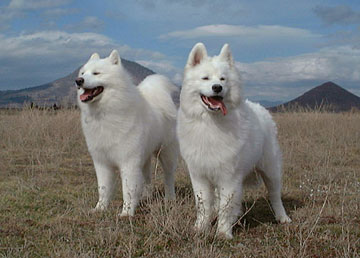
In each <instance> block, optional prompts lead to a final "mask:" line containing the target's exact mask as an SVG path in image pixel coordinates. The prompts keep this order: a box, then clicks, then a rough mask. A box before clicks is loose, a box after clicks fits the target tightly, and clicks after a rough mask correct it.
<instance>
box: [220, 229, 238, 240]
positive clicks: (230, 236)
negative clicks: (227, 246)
mask: <svg viewBox="0 0 360 258" xmlns="http://www.w3.org/2000/svg"><path fill="white" fill-rule="evenodd" d="M216 235H217V236H218V237H219V238H223V239H226V240H231V239H233V238H234V236H233V234H232V233H231V231H226V232H220V231H218V232H217V233H216Z"/></svg>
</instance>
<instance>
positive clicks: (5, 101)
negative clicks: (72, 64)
mask: <svg viewBox="0 0 360 258" xmlns="http://www.w3.org/2000/svg"><path fill="white" fill-rule="evenodd" d="M122 64H123V65H124V67H125V68H126V69H127V70H128V71H129V73H130V75H131V77H132V79H133V81H134V83H135V84H136V85H137V84H139V83H140V82H141V81H142V80H143V79H144V78H145V77H146V76H148V75H150V74H154V72H153V71H151V70H150V69H148V68H146V67H144V66H142V65H140V64H138V63H135V62H132V61H128V60H125V59H122ZM79 69H80V68H78V69H76V70H75V71H74V72H72V73H71V74H69V75H67V76H65V77H63V78H61V79H58V80H55V81H53V82H50V83H46V84H43V85H40V86H35V87H30V88H25V89H21V90H8V91H0V107H22V106H23V104H24V103H31V102H32V103H34V104H36V105H38V106H52V105H54V104H56V105H58V106H59V105H64V104H66V105H69V104H70V105H74V104H76V87H75V85H74V82H75V78H76V77H77V75H78V72H79Z"/></svg>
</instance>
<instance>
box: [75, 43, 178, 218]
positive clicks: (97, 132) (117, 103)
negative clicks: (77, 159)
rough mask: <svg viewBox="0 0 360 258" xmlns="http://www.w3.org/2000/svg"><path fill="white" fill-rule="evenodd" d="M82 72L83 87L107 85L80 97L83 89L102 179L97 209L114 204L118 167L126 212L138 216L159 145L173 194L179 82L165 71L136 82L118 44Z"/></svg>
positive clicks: (85, 123)
mask: <svg viewBox="0 0 360 258" xmlns="http://www.w3.org/2000/svg"><path fill="white" fill-rule="evenodd" d="M94 72H95V75H94ZM96 73H99V74H96ZM79 77H82V78H84V87H87V88H93V87H96V86H103V87H104V91H103V92H102V94H100V95H99V96H97V97H95V98H94V99H93V100H91V101H90V102H86V103H83V102H81V101H80V100H79V95H80V94H81V93H82V92H83V91H84V90H83V89H82V88H80V89H79V90H78V104H79V106H80V108H81V122H82V128H83V131H84V135H85V139H86V143H87V146H88V149H89V152H90V154H91V157H92V159H93V162H94V166H95V170H96V176H97V181H98V190H99V201H98V203H97V204H96V207H95V210H103V209H105V208H106V207H107V206H108V205H109V202H110V200H111V196H112V193H113V190H114V186H115V185H114V182H115V177H114V176H115V172H116V171H120V174H121V181H122V192H123V200H124V203H123V209H122V213H121V215H122V216H127V215H130V216H133V215H134V212H135V208H136V206H137V205H138V203H139V200H140V199H141V197H142V194H145V195H146V194H149V191H148V188H149V187H148V185H149V184H150V178H151V168H150V167H151V156H152V154H153V153H156V152H158V151H159V150H160V149H161V152H160V154H159V157H160V161H161V164H162V166H163V169H164V180H165V195H166V198H168V199H174V198H175V190H174V171H175V168H176V163H177V156H178V144H177V140H176V132H175V124H176V113H177V110H176V106H175V104H174V102H173V101H172V98H171V94H172V93H173V92H174V91H177V87H176V86H174V85H173V84H172V83H171V82H170V81H169V80H168V79H167V78H166V77H164V76H161V75H150V76H148V77H147V78H145V79H144V81H143V82H142V83H140V85H139V86H138V87H136V86H135V85H134V84H133V83H132V81H131V79H130V77H129V75H128V73H127V71H126V70H125V68H123V66H122V64H121V59H120V57H119V55H118V53H117V51H115V50H114V51H113V52H112V53H111V54H110V56H109V57H108V58H104V59H100V57H99V55H98V54H96V53H95V54H93V55H92V56H91V58H90V60H89V61H88V62H87V63H86V64H85V65H84V66H83V67H82V68H81V70H80V72H79Z"/></svg>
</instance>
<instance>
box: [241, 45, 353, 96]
mask: <svg viewBox="0 0 360 258" xmlns="http://www.w3.org/2000/svg"><path fill="white" fill-rule="evenodd" d="M237 67H238V69H239V70H240V71H241V74H242V78H243V80H244V82H245V85H247V86H248V87H247V89H248V91H247V94H248V95H249V96H264V97H267V98H271V99H285V97H286V96H293V97H295V96H296V95H297V94H298V93H299V92H301V91H303V90H304V88H299V86H300V85H301V86H303V87H305V86H306V85H308V86H309V87H313V86H316V84H312V83H323V82H326V81H335V82H338V83H340V84H346V85H357V84H358V83H359V81H360V50H359V49H355V48H352V47H350V46H339V47H327V48H323V49H320V50H319V51H318V52H314V53H308V54H303V55H298V56H292V57H286V58H278V59H272V60H267V61H261V62H254V63H237ZM309 82H310V83H311V84H310V85H309Z"/></svg>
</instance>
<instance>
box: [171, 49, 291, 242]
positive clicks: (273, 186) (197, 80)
mask: <svg viewBox="0 0 360 258" xmlns="http://www.w3.org/2000/svg"><path fill="white" fill-rule="evenodd" d="M205 77H206V78H207V79H203V78H205ZM220 78H222V80H220ZM214 84H220V85H221V86H222V87H223V91H222V92H221V93H220V95H221V96H223V98H224V99H223V100H224V103H225V105H226V107H227V111H228V113H227V115H225V116H224V115H223V114H222V113H221V112H220V111H212V110H209V109H207V107H206V106H205V105H204V104H203V103H202V101H201V98H200V94H203V95H206V96H210V95H211V94H212V85H214ZM177 134H178V138H179V144H180V151H181V154H182V157H183V158H184V160H185V162H186V164H187V167H188V170H189V172H190V177H191V182H192V185H193V189H194V194H195V201H196V206H197V220H196V223H195V228H196V229H197V230H200V231H203V230H206V229H207V228H208V227H209V226H210V222H211V219H212V213H213V212H214V211H217V212H218V228H217V231H218V233H220V234H223V235H225V237H226V238H232V237H233V236H232V226H233V224H234V223H235V222H236V220H237V218H238V217H239V216H240V215H241V214H242V208H241V201H242V188H243V182H244V180H245V178H246V177H247V176H248V175H250V173H251V172H252V171H253V168H254V167H257V168H259V169H260V170H261V171H262V172H261V173H260V174H261V177H262V179H263V181H264V182H265V185H266V187H267V189H268V193H269V199H270V202H271V205H272V208H273V210H274V212H275V217H276V219H277V220H279V221H280V222H281V223H285V222H290V218H289V217H288V216H287V215H286V212H285V209H284V207H283V204H282V201H281V167H282V161H281V151H280V149H279V144H278V141H277V137H276V134H277V130H276V125H275V123H274V121H273V120H272V118H271V115H270V113H269V112H268V111H267V110H266V109H265V108H263V107H262V106H260V105H259V104H254V103H252V102H250V101H247V100H244V99H243V95H242V90H241V83H240V77H239V75H238V72H237V70H236V68H235V66H234V62H233V58H232V55H231V52H230V48H229V45H227V44H225V45H224V47H223V48H222V50H221V52H220V55H219V56H215V57H208V56H207V53H206V48H205V46H204V45H203V44H202V43H198V44H196V45H195V46H194V48H193V49H192V51H191V52H190V55H189V59H188V62H187V64H186V66H185V71H184V81H183V86H182V91H181V94H180V109H179V112H178V123H177ZM215 195H218V198H219V202H218V204H217V205H218V207H215V206H217V205H215V203H216V200H215V199H216V198H215Z"/></svg>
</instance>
